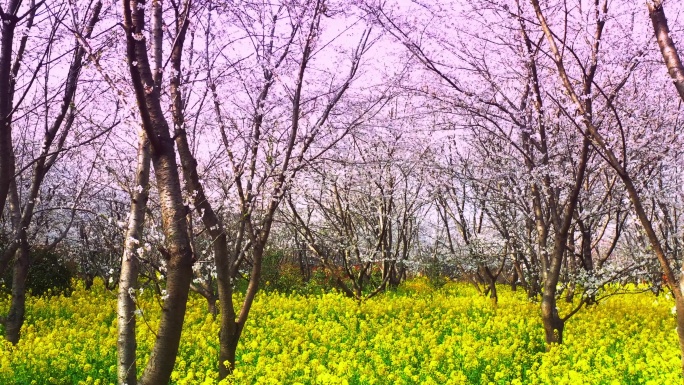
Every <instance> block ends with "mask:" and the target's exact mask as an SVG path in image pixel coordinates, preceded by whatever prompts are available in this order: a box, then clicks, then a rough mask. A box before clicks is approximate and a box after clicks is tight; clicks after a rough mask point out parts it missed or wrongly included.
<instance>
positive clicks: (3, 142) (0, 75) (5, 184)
mask: <svg viewBox="0 0 684 385" xmlns="http://www.w3.org/2000/svg"><path fill="white" fill-rule="evenodd" d="M20 5H21V0H11V1H10V2H9V4H7V7H6V8H5V9H4V13H3V16H2V23H3V25H2V34H1V35H0V215H1V214H2V213H3V211H4V208H5V203H6V201H7V196H8V195H9V191H10V183H11V182H12V180H14V172H15V159H14V148H13V145H12V107H13V101H12V99H13V92H12V89H13V87H12V86H13V80H12V79H13V77H12V48H13V46H14V30H15V28H16V25H17V21H18V17H17V16H16V15H17V12H18V10H19V7H20Z"/></svg>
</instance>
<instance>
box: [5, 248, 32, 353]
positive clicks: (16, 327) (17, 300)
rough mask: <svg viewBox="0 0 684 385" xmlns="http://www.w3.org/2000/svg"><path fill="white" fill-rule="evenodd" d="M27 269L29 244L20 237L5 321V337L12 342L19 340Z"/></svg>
mask: <svg viewBox="0 0 684 385" xmlns="http://www.w3.org/2000/svg"><path fill="white" fill-rule="evenodd" d="M28 271H29V244H28V241H27V240H26V238H24V239H22V241H21V246H20V247H19V250H17V255H16V258H15V260H14V274H13V276H12V304H11V305H10V311H9V315H8V316H7V320H6V321H5V333H6V335H5V338H6V339H7V340H8V341H9V342H11V343H13V344H17V343H18V342H19V337H20V331H21V327H22V325H23V324H24V313H25V311H26V277H27V276H28Z"/></svg>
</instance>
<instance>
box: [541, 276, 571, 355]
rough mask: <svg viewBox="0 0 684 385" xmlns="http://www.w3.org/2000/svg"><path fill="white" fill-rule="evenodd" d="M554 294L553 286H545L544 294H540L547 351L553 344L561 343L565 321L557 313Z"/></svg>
mask: <svg viewBox="0 0 684 385" xmlns="http://www.w3.org/2000/svg"><path fill="white" fill-rule="evenodd" d="M555 294H556V293H555V287H554V288H553V289H552V288H548V287H545V288H544V294H543V295H542V303H541V313H542V324H543V325H544V338H545V340H546V350H547V351H549V350H550V349H551V346H553V344H562V343H563V328H564V327H565V321H564V320H563V319H561V318H560V316H559V315H558V309H557V308H556V295H555Z"/></svg>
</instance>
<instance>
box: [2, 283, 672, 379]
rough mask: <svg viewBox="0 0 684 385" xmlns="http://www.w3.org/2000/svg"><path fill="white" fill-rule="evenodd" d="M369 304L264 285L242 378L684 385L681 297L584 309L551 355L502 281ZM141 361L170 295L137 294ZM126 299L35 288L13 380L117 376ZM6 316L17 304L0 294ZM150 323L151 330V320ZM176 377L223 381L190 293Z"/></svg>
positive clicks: (198, 304)
mask: <svg viewBox="0 0 684 385" xmlns="http://www.w3.org/2000/svg"><path fill="white" fill-rule="evenodd" d="M405 286H406V291H405V292H404V293H403V294H402V293H401V291H399V292H397V293H394V294H389V295H385V296H380V297H376V298H373V299H371V300H368V301H365V302H363V303H361V304H359V303H358V302H356V301H354V300H351V299H347V298H344V297H343V296H341V295H339V294H324V295H320V296H308V297H306V296H299V295H285V294H279V293H276V292H274V293H261V294H259V295H258V296H257V301H256V303H255V304H254V308H253V311H252V313H251V315H250V319H249V321H248V325H247V327H246V328H245V332H244V335H243V338H242V340H241V343H240V346H239V348H238V359H237V370H236V371H235V373H234V375H233V376H232V377H231V378H230V379H229V380H227V381H225V382H224V383H229V384H230V383H234V384H285V383H287V384H418V383H420V384H487V385H489V384H654V385H655V384H674V383H679V382H681V379H680V378H679V376H680V359H679V350H678V345H677V336H676V332H675V330H674V327H675V323H674V319H673V316H672V314H671V312H670V309H671V307H672V305H673V303H672V301H671V300H668V299H667V298H665V297H664V296H660V297H657V298H656V297H654V296H653V295H650V294H639V295H631V296H620V297H612V298H610V299H608V300H605V301H603V302H601V304H599V305H598V306H592V307H590V308H588V309H585V310H583V311H582V312H580V313H579V314H578V315H576V316H575V317H573V318H572V319H571V320H570V321H569V322H568V324H567V327H566V334H565V340H566V344H565V345H563V346H557V347H554V348H553V349H552V350H551V351H550V352H549V353H545V347H544V340H543V334H542V329H541V325H540V321H539V319H540V318H539V308H538V305H537V304H534V303H529V302H528V301H527V300H526V298H525V297H524V293H519V294H516V293H514V292H511V291H510V290H508V289H505V288H503V287H502V288H501V293H500V300H499V305H498V306H497V307H493V306H492V305H491V302H490V301H489V300H488V299H487V298H484V297H481V296H478V295H477V294H476V293H475V292H474V290H473V289H472V288H470V287H469V286H467V285H463V284H452V283H450V284H448V285H447V286H446V287H445V288H444V289H442V290H434V289H430V288H429V286H428V285H427V284H426V283H425V282H421V281H418V282H416V283H414V282H409V283H407V284H406V285H405ZM136 299H137V301H138V303H139V304H140V308H141V309H140V310H141V311H140V312H139V316H138V317H139V318H138V321H139V322H138V348H139V352H140V357H139V361H138V362H139V369H140V370H141V368H142V367H143V365H144V363H145V362H146V360H147V354H149V351H150V348H151V346H152V344H153V343H154V334H153V333H152V332H151V331H150V327H151V328H156V327H157V325H158V317H159V313H160V310H159V302H158V299H157V298H155V297H154V294H153V293H151V292H148V291H145V292H143V293H142V294H141V293H139V292H136ZM115 302H116V299H115V294H114V293H110V292H108V291H106V290H105V289H104V288H103V287H102V284H101V283H99V284H96V285H95V286H94V289H93V290H91V291H85V290H83V289H82V288H77V289H76V290H75V291H74V293H73V294H72V296H71V297H69V298H65V297H52V298H46V297H32V298H30V299H29V300H28V309H27V310H28V312H27V314H28V318H27V321H26V325H25V327H24V329H23V330H22V340H21V342H20V343H19V344H18V345H17V346H16V347H12V346H11V345H9V344H7V343H0V345H1V346H0V383H3V384H9V383H12V384H112V383H116V368H115V363H116V356H115V355H116V317H115V313H114V309H115ZM0 306H1V307H2V309H0V310H2V311H6V309H7V307H8V300H7V299H6V298H3V299H2V300H1V301H0ZM148 325H149V326H148ZM185 328H186V330H185V332H184V333H183V338H182V343H181V347H180V351H179V356H178V359H177V361H176V368H175V371H174V372H173V376H172V378H173V383H175V384H215V383H216V378H217V372H216V369H215V366H216V363H215V358H216V356H217V349H218V346H217V339H216V335H217V333H218V323H217V321H214V320H213V319H212V317H211V315H209V314H207V313H206V305H205V301H204V300H203V299H202V298H200V297H193V298H192V299H191V300H190V303H189V308H188V313H187V316H186V322H185Z"/></svg>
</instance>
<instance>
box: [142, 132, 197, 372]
mask: <svg viewBox="0 0 684 385" xmlns="http://www.w3.org/2000/svg"><path fill="white" fill-rule="evenodd" d="M160 147H161V148H157V149H154V148H153V149H152V164H153V165H154V171H155V175H156V179H157V186H158V188H159V200H160V202H161V211H162V226H163V228H164V234H165V235H166V239H167V243H168V246H167V247H168V252H169V260H168V262H167V268H166V270H167V274H166V277H167V278H166V293H167V298H166V300H165V301H164V305H163V310H162V315H161V320H160V322H159V329H158V331H157V338H156V341H155V344H154V349H153V350H152V354H151V356H150V360H149V361H148V363H147V367H145V371H144V372H143V375H142V377H141V378H140V383H141V384H144V385H153V384H166V383H168V382H169V379H170V377H171V372H172V371H173V366H174V364H175V362H176V354H177V353H178V347H179V345H180V337H181V332H182V330H183V321H184V319H185V310H186V306H187V301H188V294H189V291H190V283H191V281H192V264H193V260H192V250H191V248H190V240H189V239H188V233H187V223H186V207H185V205H183V195H182V192H181V187H180V178H179V175H178V167H177V165H176V154H175V151H174V147H173V141H172V140H171V138H170V137H169V136H168V131H166V138H163V140H162V143H161V146H160Z"/></svg>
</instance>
